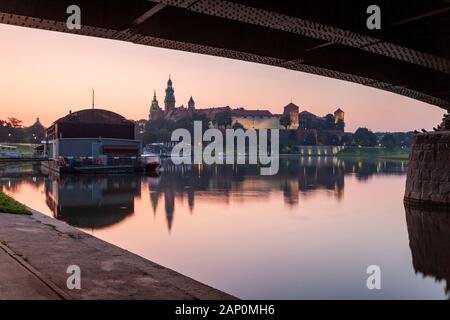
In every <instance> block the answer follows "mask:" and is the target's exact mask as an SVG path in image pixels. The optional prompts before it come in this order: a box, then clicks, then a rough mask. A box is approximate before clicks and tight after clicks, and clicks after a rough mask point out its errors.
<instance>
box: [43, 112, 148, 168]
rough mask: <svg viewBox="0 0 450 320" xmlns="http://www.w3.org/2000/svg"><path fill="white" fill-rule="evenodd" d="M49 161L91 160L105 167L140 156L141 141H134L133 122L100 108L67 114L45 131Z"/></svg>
mask: <svg viewBox="0 0 450 320" xmlns="http://www.w3.org/2000/svg"><path fill="white" fill-rule="evenodd" d="M45 139H46V151H45V152H46V154H47V156H48V157H49V159H52V160H60V159H61V158H64V159H66V161H68V160H70V159H90V160H91V161H92V162H97V163H98V162H100V163H102V164H104V165H109V164H112V162H113V160H116V159H117V158H123V157H126V158H135V159H137V158H138V157H139V156H140V154H141V150H142V148H141V141H140V140H136V139H135V123H134V122H133V121H130V120H127V119H125V118H124V117H123V116H121V115H119V114H117V113H114V112H111V111H108V110H102V109H85V110H80V111H77V112H71V111H70V112H69V114H67V115H66V116H64V117H62V118H60V119H58V120H56V121H55V122H54V123H53V124H52V125H51V126H50V127H49V128H48V129H47V130H46V138H45Z"/></svg>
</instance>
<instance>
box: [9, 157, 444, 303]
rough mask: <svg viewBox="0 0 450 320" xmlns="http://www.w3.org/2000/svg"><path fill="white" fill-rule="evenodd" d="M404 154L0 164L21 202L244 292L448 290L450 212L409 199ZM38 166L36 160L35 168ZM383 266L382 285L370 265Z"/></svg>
mask: <svg viewBox="0 0 450 320" xmlns="http://www.w3.org/2000/svg"><path fill="white" fill-rule="evenodd" d="M406 167H407V163H406V162H401V161H395V162H389V161H362V160H361V161H358V160H348V161H347V160H346V161H343V160H338V159H336V158H300V159H299V158H283V159H281V164H280V171H279V173H278V174H277V175H275V176H260V175H259V168H257V167H256V166H242V165H240V166H234V167H233V166H227V165H217V166H206V165H193V166H175V165H173V164H172V163H171V162H170V160H168V161H166V162H165V163H164V172H163V173H162V175H161V176H160V177H156V178H155V177H146V176H141V175H110V176H69V177H64V178H60V179H59V180H57V179H50V178H46V177H43V176H40V175H39V174H38V170H33V168H31V166H30V167H25V171H29V172H30V173H29V175H26V176H22V175H23V169H20V170H19V169H17V168H12V167H1V168H0V187H1V188H2V189H3V191H4V192H6V193H8V194H10V195H12V196H14V197H15V198H16V199H17V200H18V201H21V202H23V203H26V204H27V205H28V206H30V207H32V208H34V209H36V210H38V211H41V212H43V213H45V214H48V215H50V216H53V217H55V218H57V219H60V220H63V221H65V222H67V223H68V224H70V225H72V226H75V227H77V228H80V229H82V230H83V231H85V232H88V233H90V234H93V235H94V236H96V237H99V238H101V239H103V240H105V241H108V242H110V243H113V244H115V245H117V246H119V247H122V248H125V249H127V250H129V251H131V252H134V253H136V254H138V255H140V256H143V257H145V258H148V259H150V260H152V261H155V262H157V263H160V264H162V265H164V266H167V267H169V268H172V269H174V270H176V271H179V272H181V273H182V274H185V275H188V276H190V277H192V278H194V279H196V280H199V281H201V282H203V283H206V284H208V285H211V286H213V287H215V288H218V289H221V290H223V291H226V292H228V293H230V294H233V295H235V296H237V297H239V298H244V299H310V298H319V299H328V298H333V299H334V298H337V299H347V298H357V299H385V298H438V299H448V298H449V296H450V214H446V213H442V212H423V211H419V210H411V209H405V208H404V206H403V201H402V198H403V192H404V184H405V179H406ZM34 169H36V168H34ZM369 265H378V266H379V267H380V268H381V290H368V289H367V286H366V280H367V278H368V276H369V275H368V274H367V273H366V269H367V267H368V266H369Z"/></svg>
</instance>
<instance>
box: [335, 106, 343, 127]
mask: <svg viewBox="0 0 450 320" xmlns="http://www.w3.org/2000/svg"><path fill="white" fill-rule="evenodd" d="M344 118H345V112H344V111H342V110H341V108H339V109H337V110H336V111H335V112H334V119H335V121H336V123H337V122H338V121H345V119H344Z"/></svg>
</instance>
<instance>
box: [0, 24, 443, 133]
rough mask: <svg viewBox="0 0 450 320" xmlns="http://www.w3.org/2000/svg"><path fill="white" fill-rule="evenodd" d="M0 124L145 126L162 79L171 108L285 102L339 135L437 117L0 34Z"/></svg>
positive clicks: (284, 77)
mask: <svg viewBox="0 0 450 320" xmlns="http://www.w3.org/2000/svg"><path fill="white" fill-rule="evenodd" d="M0 40H1V41H0V119H5V118H8V117H16V118H19V119H21V120H23V122H24V125H31V124H32V123H33V122H34V121H35V120H36V118H37V117H39V118H40V121H41V122H42V123H43V124H44V126H48V125H50V124H51V123H52V122H53V121H54V120H56V119H58V118H59V117H62V116H64V115H66V114H67V113H68V112H69V110H72V111H76V110H81V109H85V108H90V107H91V104H92V103H91V99H92V98H91V96H92V94H91V92H92V89H95V96H96V99H95V105H96V108H102V109H108V110H111V111H114V112H117V113H119V114H121V115H123V116H124V117H126V118H128V119H133V120H138V119H146V118H148V112H149V107H150V103H151V100H152V98H153V90H156V93H157V98H158V100H159V104H160V106H161V107H163V104H164V89H165V87H166V83H167V79H168V77H169V74H170V75H171V77H172V80H173V85H174V88H175V97H176V100H177V103H176V104H177V106H180V105H182V104H183V105H187V101H188V99H189V97H190V96H191V95H192V96H193V98H194V100H195V102H196V107H197V108H207V107H213V106H214V107H219V106H227V105H228V106H230V107H232V108H235V107H245V108H247V109H268V110H270V111H271V112H272V113H276V114H279V113H282V112H283V107H284V106H285V105H287V104H288V103H289V102H291V101H292V102H294V103H295V104H297V105H298V106H299V107H300V110H301V111H302V110H308V111H310V112H312V113H315V114H317V115H320V116H323V115H325V114H327V113H333V112H334V111H335V110H336V109H337V108H341V109H343V110H344V111H345V113H346V114H345V117H346V119H345V120H346V125H347V126H346V131H354V130H356V129H357V128H358V127H367V128H369V129H371V130H373V131H409V130H414V129H421V128H425V129H428V130H430V129H431V128H432V127H433V126H436V125H437V124H438V123H440V122H441V119H442V115H443V114H444V110H443V109H440V108H438V107H435V106H432V105H429V104H426V103H423V102H420V101H416V100H413V99H410V98H407V97H403V96H400V95H396V94H393V93H390V92H386V91H381V90H378V89H374V88H369V87H364V86H362V85H358V84H354V83H351V82H345V81H342V80H336V79H331V78H325V77H321V76H316V75H311V74H307V73H302V72H298V71H292V70H287V69H283V68H278V67H272V66H266V65H261V64H255V63H249V62H244V61H238V60H231V59H225V58H220V57H212V56H207V55H200V54H194V53H187V52H182V51H175V50H168V49H161V48H155V47H148V46H141V45H136V44H132V43H127V42H121V41H116V40H108V39H101V38H93V37H86V36H79V35H72V34H65V33H58V32H53V31H45V30H37V29H29V28H23V27H17V26H9V25H5V24H0Z"/></svg>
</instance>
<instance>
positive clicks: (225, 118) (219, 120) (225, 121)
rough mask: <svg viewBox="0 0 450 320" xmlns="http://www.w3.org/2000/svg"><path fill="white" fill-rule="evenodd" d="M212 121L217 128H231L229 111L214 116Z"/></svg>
mask: <svg viewBox="0 0 450 320" xmlns="http://www.w3.org/2000/svg"><path fill="white" fill-rule="evenodd" d="M214 121H215V123H216V124H217V126H218V127H219V128H227V127H228V126H231V122H232V118H231V111H229V110H226V111H222V112H219V113H217V114H216V116H215V117H214Z"/></svg>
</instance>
